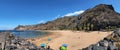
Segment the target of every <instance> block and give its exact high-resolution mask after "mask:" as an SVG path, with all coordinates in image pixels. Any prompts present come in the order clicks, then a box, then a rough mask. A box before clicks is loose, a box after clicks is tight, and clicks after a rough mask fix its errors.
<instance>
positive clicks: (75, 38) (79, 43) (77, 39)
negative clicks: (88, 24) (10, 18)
mask: <svg viewBox="0 0 120 50" xmlns="http://www.w3.org/2000/svg"><path fill="white" fill-rule="evenodd" d="M41 31H45V32H48V34H47V35H45V36H42V37H38V38H34V40H32V39H27V41H30V42H32V43H33V44H35V45H36V46H39V45H40V44H42V43H45V44H47V43H48V38H52V40H51V41H50V42H49V44H48V45H50V46H51V48H53V49H54V50H57V49H58V48H59V47H60V46H61V45H62V44H63V43H67V44H68V50H78V49H82V48H85V47H87V46H89V45H91V44H95V43H97V42H98V41H100V40H102V39H103V38H104V37H106V36H108V35H110V34H111V32H101V31H100V34H98V31H91V32H84V31H70V30H41Z"/></svg>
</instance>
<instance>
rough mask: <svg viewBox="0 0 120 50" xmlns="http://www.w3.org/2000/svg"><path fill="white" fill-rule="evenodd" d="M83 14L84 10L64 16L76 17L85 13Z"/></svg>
mask: <svg viewBox="0 0 120 50" xmlns="http://www.w3.org/2000/svg"><path fill="white" fill-rule="evenodd" d="M83 12H84V10H80V11H75V12H72V13H68V14H66V15H64V16H74V15H78V14H81V13H83Z"/></svg>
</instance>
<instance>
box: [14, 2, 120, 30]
mask: <svg viewBox="0 0 120 50" xmlns="http://www.w3.org/2000/svg"><path fill="white" fill-rule="evenodd" d="M119 20H120V14H119V13H117V12H115V10H114V8H113V6H112V5H106V4H99V5H97V6H95V7H93V8H91V9H87V10H86V11H85V12H83V13H82V14H79V15H77V16H65V17H62V18H58V19H56V20H53V21H48V22H46V23H44V24H37V25H26V26H18V27H16V28H15V29H16V30H101V29H109V28H110V29H115V28H118V27H120V21H119Z"/></svg>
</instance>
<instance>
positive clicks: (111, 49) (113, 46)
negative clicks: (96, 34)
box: [82, 29, 120, 50]
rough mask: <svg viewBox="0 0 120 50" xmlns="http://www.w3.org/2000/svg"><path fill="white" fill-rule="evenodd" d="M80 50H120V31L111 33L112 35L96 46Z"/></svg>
mask: <svg viewBox="0 0 120 50" xmlns="http://www.w3.org/2000/svg"><path fill="white" fill-rule="evenodd" d="M82 50H120V29H118V30H115V31H113V33H112V34H111V35H109V36H107V37H105V38H104V39H103V40H101V41H99V42H98V43H96V44H92V45H90V46H89V47H86V48H83V49H82Z"/></svg>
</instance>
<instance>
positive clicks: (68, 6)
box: [0, 0, 120, 29]
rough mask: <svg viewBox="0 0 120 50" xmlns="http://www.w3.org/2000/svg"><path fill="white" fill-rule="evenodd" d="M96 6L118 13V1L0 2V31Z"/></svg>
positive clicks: (33, 0)
mask: <svg viewBox="0 0 120 50" xmlns="http://www.w3.org/2000/svg"><path fill="white" fill-rule="evenodd" d="M98 4H112V5H113V7H114V8H115V10H116V11H117V12H119V13H120V1H119V0H0V29H13V28H14V27H16V26H17V25H33V24H38V23H43V22H46V21H51V20H54V19H56V18H57V17H59V16H64V15H66V16H69V15H74V14H78V13H81V12H83V11H85V10H86V9H88V8H92V7H94V6H95V5H98Z"/></svg>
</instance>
